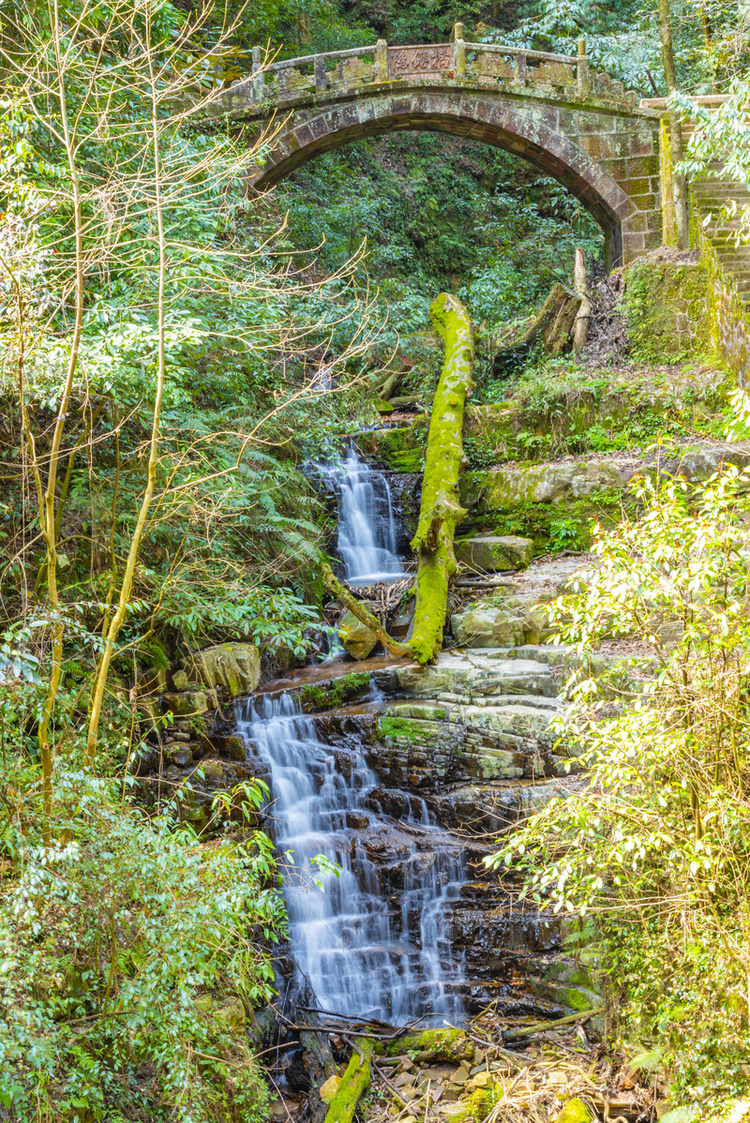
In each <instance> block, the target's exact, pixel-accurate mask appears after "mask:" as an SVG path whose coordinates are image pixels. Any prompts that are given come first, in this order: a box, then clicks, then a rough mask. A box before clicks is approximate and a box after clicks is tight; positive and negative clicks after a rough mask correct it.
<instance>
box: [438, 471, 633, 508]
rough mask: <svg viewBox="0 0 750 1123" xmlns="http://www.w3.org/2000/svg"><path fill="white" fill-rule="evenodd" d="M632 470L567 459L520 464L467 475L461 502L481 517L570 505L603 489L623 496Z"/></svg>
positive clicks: (462, 478) (464, 479)
mask: <svg viewBox="0 0 750 1123" xmlns="http://www.w3.org/2000/svg"><path fill="white" fill-rule="evenodd" d="M631 475H632V468H631V467H630V466H629V465H628V466H627V467H625V468H623V467H621V466H620V465H619V464H618V463H617V462H614V461H607V460H600V459H591V460H564V461H560V462H559V463H552V464H518V465H515V466H512V467H511V466H508V467H504V468H493V469H492V470H491V471H488V472H466V473H465V474H464V475H463V476H462V477H461V481H460V485H459V493H460V497H461V503H462V504H463V506H464V507H468V508H469V509H470V510H473V511H475V512H477V513H479V514H488V513H492V512H494V511H506V510H508V509H509V508H512V507H520V506H523V505H525V504H530V503H554V504H561V503H566V504H567V503H568V502H569V501H570V500H571V499H580V498H582V497H584V496H592V495H595V494H596V493H597V492H601V491H603V490H607V491H613V490H614V491H617V492H620V493H622V492H623V491H624V489H625V483H626V481H627V479H629V478H630V476H631Z"/></svg>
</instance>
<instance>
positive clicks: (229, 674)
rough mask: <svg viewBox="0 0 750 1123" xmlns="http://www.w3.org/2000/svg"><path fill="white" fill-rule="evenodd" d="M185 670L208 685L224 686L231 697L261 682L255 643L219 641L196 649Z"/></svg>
mask: <svg viewBox="0 0 750 1123" xmlns="http://www.w3.org/2000/svg"><path fill="white" fill-rule="evenodd" d="M185 671H186V673H187V675H188V677H189V678H190V679H193V680H197V681H199V682H202V683H203V684H204V686H207V687H209V688H211V689H214V688H215V687H217V686H220V687H223V689H224V690H226V691H227V693H228V694H231V696H232V697H233V698H236V697H237V696H238V695H240V694H252V692H253V691H254V690H256V689H257V687H258V683H259V682H260V652H259V651H258V648H257V647H256V646H255V644H254V643H219V644H217V645H216V646H215V647H205V648H204V649H203V650H202V651H195V652H194V653H193V654H192V655H191V656H190V657H189V658H188V659H187V660H186V663H185Z"/></svg>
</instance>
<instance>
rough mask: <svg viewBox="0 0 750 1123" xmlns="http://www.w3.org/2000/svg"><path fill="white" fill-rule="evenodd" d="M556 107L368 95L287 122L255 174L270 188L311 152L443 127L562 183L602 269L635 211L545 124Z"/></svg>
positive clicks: (613, 262)
mask: <svg viewBox="0 0 750 1123" xmlns="http://www.w3.org/2000/svg"><path fill="white" fill-rule="evenodd" d="M555 113H556V111H555V110H547V111H545V110H544V107H542V109H541V110H539V111H538V112H534V113H530V112H529V111H528V110H527V109H526V110H524V109H523V108H519V109H518V110H517V111H515V112H514V109H513V107H512V106H511V107H510V108H509V107H508V106H507V105H498V104H497V103H496V102H494V103H493V102H492V101H491V100H489V99H487V101H485V100H483V99H482V98H481V97H480V98H468V97H466V96H465V95H460V96H457V97H451V96H450V95H446V94H440V95H424V96H422V97H421V98H419V97H417V98H403V99H398V98H396V97H392V98H389V99H382V100H381V99H374V98H373V99H367V100H366V101H362V102H358V103H357V104H356V105H353V104H351V103H349V104H344V105H341V106H336V107H333V108H332V109H329V110H327V111H325V112H321V113H319V114H317V115H315V116H309V117H307V119H306V120H304V121H303V122H301V123H295V122H294V119H292V120H291V121H290V124H289V127H288V128H286V129H283V130H282V132H281V134H280V135H279V137H278V138H277V139H276V140H275V142H274V145H273V147H272V148H271V149H270V150H269V152H268V154H267V159H266V163H265V166H264V168H263V170H262V172H261V174H260V175H259V177H258V178H257V180H256V181H255V186H256V187H258V188H259V189H263V188H266V187H271V186H273V185H274V184H277V183H279V182H280V181H281V180H283V179H285V178H286V177H287V176H288V175H289V174H290V173H291V172H293V171H294V170H295V169H297V168H299V167H301V166H302V165H303V164H305V163H307V162H308V161H309V160H312V159H314V157H315V156H317V155H320V154H321V153H324V152H330V151H333V150H335V149H337V148H341V147H342V146H344V145H347V144H350V143H351V142H353V141H357V140H360V139H364V138H369V137H378V136H382V135H383V134H387V133H393V132H399V131H404V130H409V131H416V132H432V133H446V134H449V135H452V136H456V137H462V138H465V139H468V140H474V141H480V142H482V143H484V144H488V145H492V146H493V147H496V148H500V149H503V150H504V151H506V152H508V153H510V154H512V155H515V156H518V157H520V158H521V159H523V160H526V161H527V162H529V163H530V164H532V165H533V166H534V167H536V168H537V169H539V170H540V171H542V172H543V173H544V174H545V175H548V176H551V177H553V178H554V179H556V180H557V181H558V182H559V183H560V184H562V185H563V186H564V187H565V188H566V190H567V191H569V192H570V193H571V195H572V196H573V197H574V198H576V199H578V200H579V201H580V202H581V203H582V204H583V206H584V207H585V208H586V210H587V211H588V212H589V213H590V214H591V215H592V217H593V218H594V219H595V221H596V222H597V224H598V226H599V227H600V229H601V230H602V232H603V234H604V238H605V247H606V264H607V268H608V269H609V268H613V267H615V266H617V265H620V264H621V263H622V259H623V242H622V223H623V221H624V220H626V219H628V218H629V217H630V216H631V215H632V214H633V213H634V212H635V210H636V207H635V205H634V203H633V202H632V200H631V199H630V197H629V196H628V195H627V194H626V193H625V191H623V189H622V188H621V187H620V186H619V184H618V183H617V182H616V181H615V180H614V179H613V178H612V177H611V176H609V175H608V174H607V173H606V172H605V171H604V170H603V168H602V167H601V166H600V165H599V164H598V163H597V162H596V161H595V160H594V159H592V157H591V156H590V155H589V154H588V152H586V151H585V149H584V148H582V147H580V146H579V145H577V144H575V143H574V142H573V141H572V140H571V139H569V138H568V137H566V136H565V135H564V134H563V133H562V132H560V131H558V130H556V129H554V128H552V127H551V124H552V122H553V120H554V116H555Z"/></svg>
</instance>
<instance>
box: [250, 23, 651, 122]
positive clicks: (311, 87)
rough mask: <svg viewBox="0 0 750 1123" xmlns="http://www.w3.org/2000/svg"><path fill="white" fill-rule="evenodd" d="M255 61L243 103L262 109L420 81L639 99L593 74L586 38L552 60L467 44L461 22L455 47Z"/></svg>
mask: <svg viewBox="0 0 750 1123" xmlns="http://www.w3.org/2000/svg"><path fill="white" fill-rule="evenodd" d="M252 58H253V62H252V75H251V80H250V82H248V83H246V91H247V92H246V96H247V94H249V95H250V100H251V102H252V104H253V105H255V106H257V108H258V109H261V107H262V106H268V104H269V103H271V104H274V103H283V102H284V101H287V100H289V99H293V98H299V97H300V96H302V97H305V96H310V95H311V94H312V95H315V94H322V95H326V94H328V95H330V94H336V93H345V92H346V91H347V90H351V89H354V88H356V89H360V90H361V89H362V88H363V87H365V88H366V87H367V86H368V85H378V84H381V83H386V82H388V83H390V82H398V81H409V82H413V81H414V80H419V79H425V80H429V81H434V80H435V79H437V80H440V81H446V80H447V81H450V80H454V81H456V82H466V83H468V84H471V83H472V82H473V81H476V82H477V84H478V85H482V86H486V84H487V82H488V80H489V81H493V80H494V81H495V82H496V83H497V84H499V85H503V86H507V85H511V86H514V87H517V89H518V91H519V92H522V91H523V90H524V89H530V88H531V89H533V90H534V92H539V93H543V92H544V93H549V94H551V95H552V96H557V97H563V98H565V99H566V100H568V99H587V98H596V99H601V100H606V101H616V102H619V103H620V104H622V103H623V102H625V103H627V104H628V105H630V106H632V107H633V108H635V107H637V104H638V95H637V94H636V93H633V92H632V91H626V90H625V87H624V86H623V84H622V82H618V81H615V80H613V79H611V78H610V77H609V75H607V74H604V73H602V72H597V71H594V70H591V69H590V67H589V61H588V58H587V57H586V42H585V40H584V39H579V41H578V54H577V55H576V56H572V55H558V54H549V53H546V52H544V51H527V50H525V49H523V48H521V47H505V46H502V45H499V44H494V43H471V42H468V41H466V40H464V29H463V24H460V23H458V24H456V26H455V33H454V38H453V41H452V42H451V43H433V44H428V45H420V46H406V47H392V46H389V44H388V43H387V42H386V41H385V40H384V39H379V40H378V42H377V43H376V44H374V45H373V46H368V47H355V48H353V49H351V50H347V51H331V52H328V53H327V54H319V55H303V56H302V57H300V58H292V59H284V60H282V61H280V62H272V63H270V64H268V65H267V64H265V62H264V54H263V52H262V51H261V48H260V47H254V48H253V54H252ZM247 87H249V89H247ZM248 108H251V107H250V106H248Z"/></svg>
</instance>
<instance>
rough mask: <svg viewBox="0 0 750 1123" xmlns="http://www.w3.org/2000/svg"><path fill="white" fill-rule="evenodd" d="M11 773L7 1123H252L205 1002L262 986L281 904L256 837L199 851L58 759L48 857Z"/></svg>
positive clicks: (166, 824) (1, 1029)
mask: <svg viewBox="0 0 750 1123" xmlns="http://www.w3.org/2000/svg"><path fill="white" fill-rule="evenodd" d="M22 779H23V778H22V777H21V776H20V775H19V772H18V767H17V766H13V767H11V766H6V768H5V775H4V776H3V790H4V791H5V792H6V793H10V795H11V796H13V794H14V793H15V796H16V799H17V803H16V807H15V810H14V812H13V816H14V817H15V818H16V819H17V820H18V819H19V817H20V819H21V820H22V822H21V827H22V829H21V830H18V831H15V832H12V833H11V832H9V831H7V830H6V831H5V834H4V839H5V846H4V850H5V854H6V855H7V856H6V858H5V859H4V869H5V872H6V873H7V872H8V867H10V869H11V870H12V873H13V876H12V878H10V879H8V880H6V881H5V882H3V883H2V890H0V896H1V897H2V909H0V1008H1V1009H2V1019H0V1104H2V1106H3V1107H4V1108H5V1109H6V1112H7V1113H8V1114H7V1115H3V1117H4V1118H10V1119H13V1120H18V1121H24V1123H25V1121H37V1120H42V1119H44V1120H47V1119H53V1118H54V1119H65V1120H70V1121H71V1123H72V1121H83V1120H86V1121H87V1123H92V1121H94V1120H102V1119H108V1120H120V1121H124V1120H141V1119H150V1120H166V1119H178V1120H181V1121H182V1123H204V1121H205V1120H208V1119H211V1120H223V1119H226V1120H233V1121H236V1123H262V1121H263V1120H264V1119H265V1110H264V1109H265V1103H266V1095H267V1093H266V1090H265V1085H264V1084H263V1082H262V1080H261V1079H260V1072H259V1069H258V1067H257V1064H256V1062H255V1061H254V1060H253V1057H252V1055H251V1052H250V1050H249V1047H248V1045H247V1042H246V1040H245V1039H244V1037H243V1035H242V1033H241V1032H240V1033H238V1032H237V1024H236V1021H237V1018H235V1020H234V1021H233V1022H232V1024H229V1023H228V1021H227V1020H226V1019H222V1018H221V1017H215V1016H211V1009H212V1002H211V998H210V997H208V996H210V995H219V996H221V995H234V996H237V995H240V996H242V998H243V999H244V1000H245V1002H246V1003H247V1004H249V1005H250V1004H253V1003H259V1002H262V1001H264V1000H267V999H268V998H270V997H271V995H272V993H273V969H272V965H271V960H270V957H269V955H268V953H267V952H266V951H263V950H261V949H262V947H263V945H265V946H266V947H268V946H269V945H270V943H272V942H273V941H274V940H275V939H276V938H277V934H278V933H279V932H280V931H281V930H282V929H283V906H282V903H281V899H280V896H279V894H278V890H277V889H276V887H275V885H276V879H275V866H274V863H273V859H272V857H271V844H270V842H269V840H268V839H267V838H266V837H265V836H264V835H261V834H260V833H259V832H254V833H253V834H251V835H250V836H249V837H248V839H247V840H246V841H244V842H230V841H227V840H224V841H220V842H218V843H216V844H215V845H212V846H211V847H207V846H205V845H203V846H201V845H198V844H197V842H196V839H195V836H194V835H193V834H192V833H191V832H190V831H188V830H185V829H182V828H179V827H177V826H176V825H175V823H174V822H173V821H171V820H170V819H169V818H167V817H162V818H160V819H156V820H152V821H149V820H148V819H147V818H146V817H145V815H143V814H142V813H141V812H140V811H138V810H137V808H135V807H133V806H131V805H130V804H129V803H128V802H127V800H125V799H124V797H123V788H122V786H121V785H118V784H115V783H114V782H113V781H111V780H96V779H92V778H91V777H90V776H88V775H85V774H83V773H76V772H72V771H66V770H62V769H61V770H59V771H58V772H57V774H56V776H55V790H56V796H57V802H56V807H57V817H56V821H55V823H54V833H55V836H56V837H57V838H58V839H59V842H58V844H57V845H55V846H53V847H51V848H46V849H45V848H43V847H42V846H41V845H39V839H38V837H37V836H36V831H35V830H34V819H33V807H31V806H29V805H28V803H27V802H26V801H23V800H21V798H20V796H19V794H18V793H19V792H20V790H21V789H22V786H23V785H22V784H21V783H19V781H20V780H22ZM27 791H28V789H27ZM8 806H10V805H4V811H6V812H7V810H8ZM269 886H270V887H269ZM201 996H205V997H201ZM234 1007H235V1009H236V1008H237V1000H236V997H235V1002H234ZM239 1020H240V1021H242V1020H244V1019H242V1018H241V1017H240V1018H239ZM0 1114H3V1113H2V1112H0Z"/></svg>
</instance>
